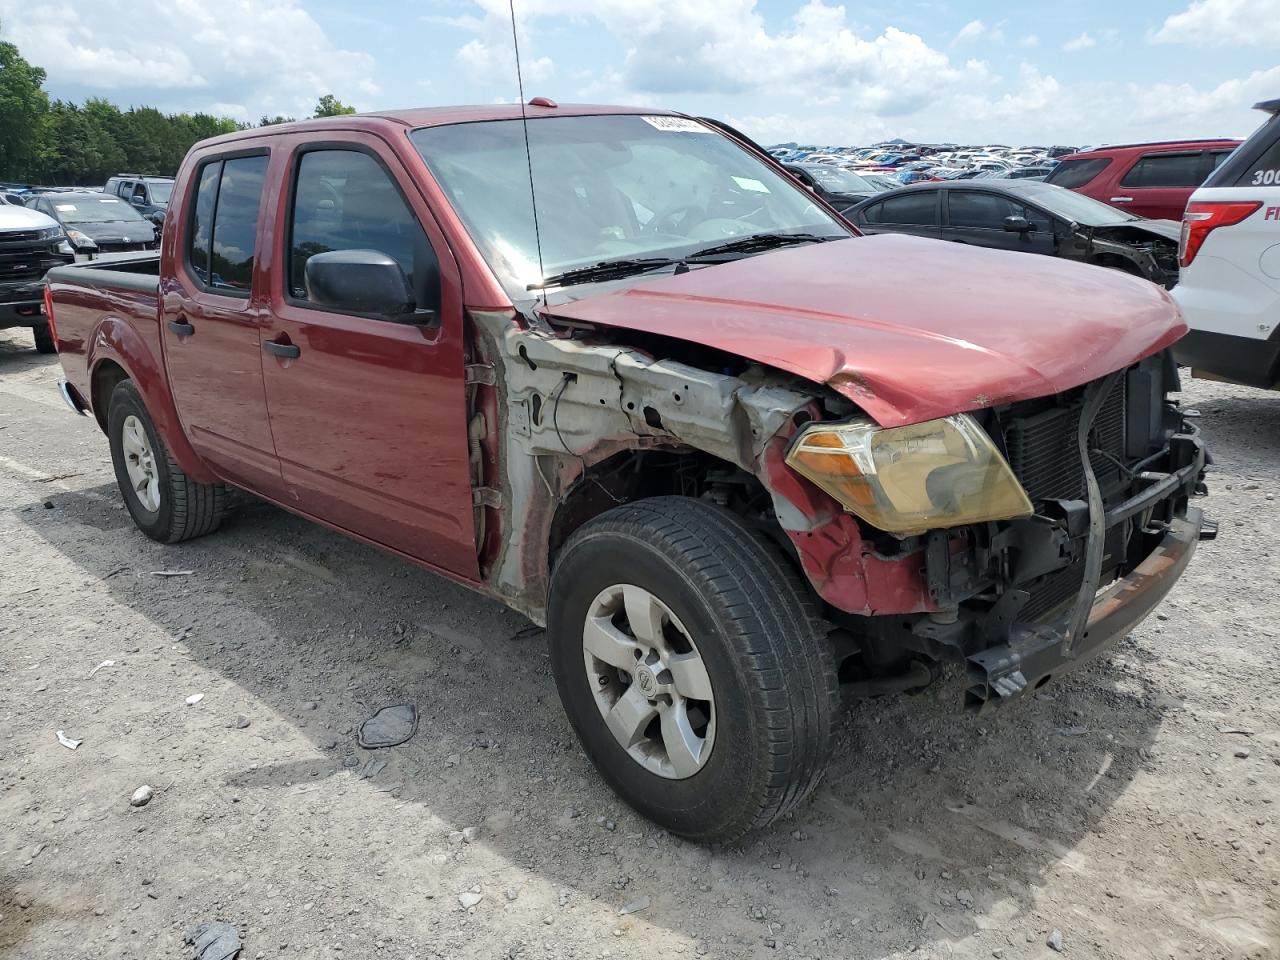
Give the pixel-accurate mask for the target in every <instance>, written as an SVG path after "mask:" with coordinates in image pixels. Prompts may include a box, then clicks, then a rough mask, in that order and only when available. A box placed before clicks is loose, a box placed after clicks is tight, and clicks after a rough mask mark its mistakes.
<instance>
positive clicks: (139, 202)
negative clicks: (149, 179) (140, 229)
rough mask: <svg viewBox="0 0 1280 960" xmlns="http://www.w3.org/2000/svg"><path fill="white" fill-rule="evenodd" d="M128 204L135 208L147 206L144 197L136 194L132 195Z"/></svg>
mask: <svg viewBox="0 0 1280 960" xmlns="http://www.w3.org/2000/svg"><path fill="white" fill-rule="evenodd" d="M129 202H130V203H132V204H133V205H134V206H135V207H145V206H146V205H147V199H146V197H140V196H138V195H137V194H134V195H133V196H132V197H130V198H129Z"/></svg>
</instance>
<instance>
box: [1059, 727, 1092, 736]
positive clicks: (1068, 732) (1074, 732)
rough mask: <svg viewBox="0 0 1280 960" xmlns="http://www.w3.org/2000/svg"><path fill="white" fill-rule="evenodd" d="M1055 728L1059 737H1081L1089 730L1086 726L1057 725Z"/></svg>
mask: <svg viewBox="0 0 1280 960" xmlns="http://www.w3.org/2000/svg"><path fill="white" fill-rule="evenodd" d="M1055 729H1056V730H1057V731H1058V736H1060V737H1083V736H1084V735H1085V734H1086V733H1088V732H1089V728H1088V727H1057V728H1055Z"/></svg>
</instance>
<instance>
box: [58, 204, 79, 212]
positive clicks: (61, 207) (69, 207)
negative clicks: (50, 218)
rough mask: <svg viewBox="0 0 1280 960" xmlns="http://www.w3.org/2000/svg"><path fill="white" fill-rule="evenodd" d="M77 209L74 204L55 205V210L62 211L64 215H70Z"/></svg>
mask: <svg viewBox="0 0 1280 960" xmlns="http://www.w3.org/2000/svg"><path fill="white" fill-rule="evenodd" d="M75 208H76V205H75V204H74V203H55V204H54V205H53V209H55V210H60V211H62V212H63V213H70V212H71V211H72V210H74V209H75Z"/></svg>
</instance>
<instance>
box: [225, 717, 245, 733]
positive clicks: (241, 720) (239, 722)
mask: <svg viewBox="0 0 1280 960" xmlns="http://www.w3.org/2000/svg"><path fill="white" fill-rule="evenodd" d="M227 726H228V727H234V728H235V729H236V730H246V729H248V727H249V718H248V717H236V718H235V719H234V720H232V721H231V722H230V723H228V724H227Z"/></svg>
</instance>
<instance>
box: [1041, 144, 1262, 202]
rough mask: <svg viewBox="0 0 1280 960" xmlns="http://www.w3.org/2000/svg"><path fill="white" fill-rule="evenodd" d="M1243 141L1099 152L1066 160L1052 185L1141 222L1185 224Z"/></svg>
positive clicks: (1117, 147) (1132, 146)
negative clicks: (1207, 184)
mask: <svg viewBox="0 0 1280 960" xmlns="http://www.w3.org/2000/svg"><path fill="white" fill-rule="evenodd" d="M1239 145H1240V141H1239V140H1162V141H1160V142H1159V143H1125V144H1117V145H1115V146H1110V147H1099V148H1098V149H1097V150H1089V151H1086V152H1084V153H1073V154H1071V155H1070V156H1068V157H1063V158H1062V161H1061V162H1060V163H1059V164H1058V165H1057V166H1056V167H1054V168H1053V172H1052V173H1051V174H1049V176H1048V177H1047V178H1046V182H1047V183H1056V184H1057V185H1058V186H1060V187H1066V188H1068V189H1069V190H1075V191H1076V192H1077V193H1083V194H1084V195H1085V196H1086V197H1093V199H1095V200H1101V201H1102V202H1103V203H1109V204H1111V205H1112V206H1113V207H1118V208H1120V209H1121V210H1127V211H1128V212H1129V213H1132V214H1134V215H1136V216H1139V217H1150V218H1152V219H1155V220H1181V219H1182V211H1183V210H1185V209H1186V206H1187V200H1188V199H1189V198H1190V196H1191V194H1192V192H1193V191H1194V190H1195V189H1196V188H1197V187H1198V186H1200V184H1202V183H1204V181H1205V178H1206V177H1208V176H1209V174H1210V173H1212V172H1213V171H1214V170H1216V169H1217V168H1218V165H1219V164H1221V163H1222V161H1223V160H1225V159H1226V158H1227V157H1228V156H1229V155H1230V153H1231V151H1233V150H1235V148H1236V147H1238V146H1239Z"/></svg>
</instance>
